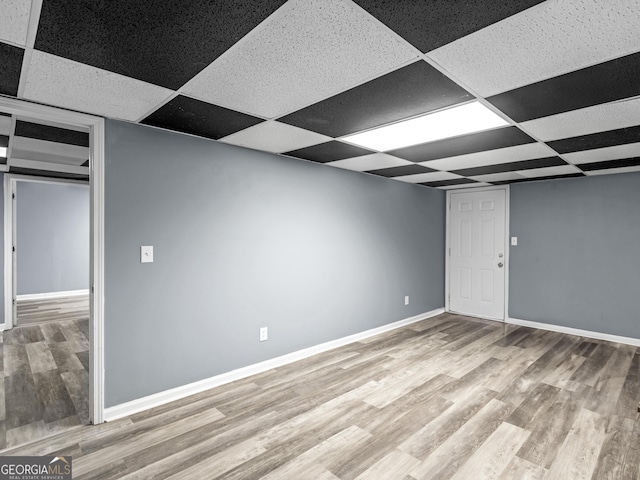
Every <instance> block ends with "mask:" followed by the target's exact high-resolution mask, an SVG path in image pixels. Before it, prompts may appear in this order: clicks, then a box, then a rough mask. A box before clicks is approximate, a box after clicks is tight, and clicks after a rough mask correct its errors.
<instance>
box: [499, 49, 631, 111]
mask: <svg viewBox="0 0 640 480" xmlns="http://www.w3.org/2000/svg"><path fill="white" fill-rule="evenodd" d="M638 78H640V53H635V54H633V55H627V56H625V57H621V58H616V59H615V60H611V61H608V62H605V63H601V64H598V65H594V66H592V67H588V68H584V69H582V70H577V71H574V72H571V73H567V74H565V75H561V76H559V77H554V78H550V79H548V80H544V81H542V82H539V83H535V84H533V85H529V86H526V87H522V88H518V89H516V90H512V91H509V92H505V93H502V94H500V95H496V96H494V97H489V98H488V99H487V100H489V102H491V103H492V104H493V105H495V106H496V107H497V108H498V109H499V110H501V111H503V112H504V113H506V114H507V115H508V116H509V117H511V118H512V119H513V120H515V121H516V122H524V121H526V120H532V119H534V118H539V117H545V116H549V115H555V114H557V113H562V112H567V111H569V110H575V109H579V108H585V107H589V106H592V105H598V104H601V103H607V102H612V101H614V100H620V99H624V98H628V97H633V96H636V95H640V82H638Z"/></svg>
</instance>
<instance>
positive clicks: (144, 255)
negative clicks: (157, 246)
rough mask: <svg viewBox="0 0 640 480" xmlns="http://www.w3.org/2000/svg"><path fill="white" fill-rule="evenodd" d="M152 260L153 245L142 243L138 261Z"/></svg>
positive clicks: (149, 261)
mask: <svg viewBox="0 0 640 480" xmlns="http://www.w3.org/2000/svg"><path fill="white" fill-rule="evenodd" d="M152 262H153V245H142V246H141V247H140V263H152Z"/></svg>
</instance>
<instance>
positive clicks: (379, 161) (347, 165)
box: [328, 153, 412, 172]
mask: <svg viewBox="0 0 640 480" xmlns="http://www.w3.org/2000/svg"><path fill="white" fill-rule="evenodd" d="M411 164H412V163H411V162H410V161H408V160H403V159H401V158H398V157H393V156H391V155H387V154H386V153H372V154H371V155H363V156H361V157H353V158H345V159H344V160H337V161H335V162H331V163H329V164H328V165H331V166H332V167H339V168H344V169H346V170H356V171H359V172H366V171H368V170H378V169H381V168H391V167H402V166H403V165H411Z"/></svg>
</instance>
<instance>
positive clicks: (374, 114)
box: [280, 61, 474, 137]
mask: <svg viewBox="0 0 640 480" xmlns="http://www.w3.org/2000/svg"><path fill="white" fill-rule="evenodd" d="M473 98H474V97H473V96H472V95H471V94H469V93H468V92H467V91H466V90H464V89H462V88H461V87H459V86H458V85H457V84H455V83H454V82H452V81H451V80H450V79H449V78H447V77H446V76H444V75H443V74H442V73H440V72H439V71H438V70H436V69H435V68H433V67H432V66H431V65H429V64H428V63H426V62H423V61H419V62H415V63H412V64H411V65H407V66H406V67H403V68H400V69H398V70H396V71H394V72H391V73H388V74H386V75H383V76H381V77H379V78H376V79H375V80H371V81H370V82H367V83H365V84H363V85H360V86H358V87H355V88H352V89H351V90H347V91H346V92H343V93H341V94H339V95H336V96H334V97H331V98H328V99H327V100H324V101H322V102H319V103H316V104H315V105H311V106H309V107H307V108H304V109H302V110H299V111H297V112H294V113H292V114H290V115H287V116H285V117H283V118H281V119H280V121H282V122H285V123H289V124H291V125H296V126H298V127H302V128H306V129H308V130H313V131H316V132H320V133H324V134H325V135H329V136H332V137H339V136H342V135H348V134H350V133H354V132H358V131H361V130H365V129H368V128H372V127H377V126H380V125H384V124H387V123H391V122H394V121H397V120H402V119H405V118H409V117H412V116H416V115H419V114H422V113H426V112H430V111H432V110H437V109H439V108H443V107H447V106H450V105H455V104H458V103H461V102H464V101H467V100H471V99H473Z"/></svg>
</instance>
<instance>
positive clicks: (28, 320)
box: [16, 294, 89, 325]
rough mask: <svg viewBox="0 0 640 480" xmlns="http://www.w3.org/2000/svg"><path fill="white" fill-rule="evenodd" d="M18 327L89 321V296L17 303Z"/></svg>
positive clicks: (20, 301) (19, 300)
mask: <svg viewBox="0 0 640 480" xmlns="http://www.w3.org/2000/svg"><path fill="white" fill-rule="evenodd" d="M16 315H17V317H18V318H17V322H16V325H30V324H34V323H42V322H58V321H63V320H89V295H88V294H87V295H74V296H70V297H58V298H45V299H38V300H21V299H18V301H17V302H16Z"/></svg>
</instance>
